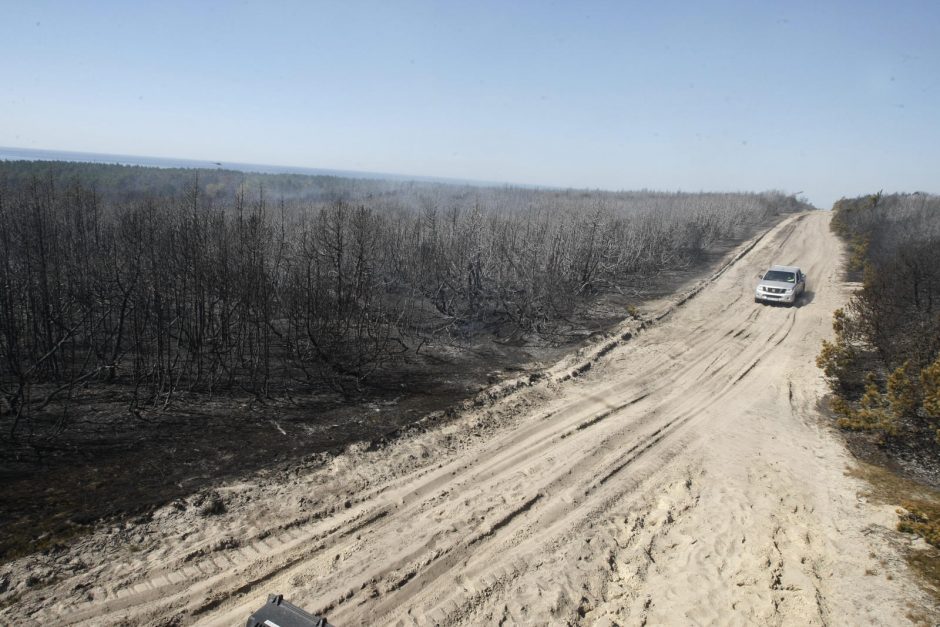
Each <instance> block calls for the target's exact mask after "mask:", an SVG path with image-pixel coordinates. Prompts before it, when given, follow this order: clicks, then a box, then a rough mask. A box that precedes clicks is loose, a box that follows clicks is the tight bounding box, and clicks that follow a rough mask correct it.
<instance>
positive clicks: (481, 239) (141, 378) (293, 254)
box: [0, 162, 807, 441]
mask: <svg viewBox="0 0 940 627" xmlns="http://www.w3.org/2000/svg"><path fill="white" fill-rule="evenodd" d="M284 177H286V178H284ZM306 179H312V180H306ZM285 181H295V182H296V185H294V183H291V185H286V184H282V183H284V182H285ZM114 187H117V188H119V189H114ZM288 187H295V188H296V189H295V190H294V191H295V192H297V193H294V194H288V193H287V191H286V189H287V188H288ZM314 189H319V190H321V192H322V193H323V194H325V196H322V197H320V196H317V195H316V194H314V193H312V192H310V190H314ZM298 190H299V191H298ZM323 190H329V191H328V192H327V191H323ZM317 193H320V192H317ZM806 208H807V207H806V206H805V205H803V204H802V203H800V202H798V201H796V200H795V199H794V198H793V197H790V196H785V195H783V194H780V193H767V194H664V193H652V192H638V193H602V192H582V191H570V190H569V191H549V190H534V189H518V188H473V187H465V186H447V185H441V184H431V183H398V182H391V183H388V182H382V181H358V180H352V179H335V180H334V178H333V177H302V176H295V175H246V174H243V173H233V172H219V171H201V170H200V171H181V170H159V169H153V168H139V167H122V166H102V165H81V166H76V165H75V164H59V165H58V166H56V165H50V164H41V165H37V163H13V162H6V163H0V352H2V357H0V360H2V361H0V393H2V401H3V402H2V406H0V412H2V413H0V419H2V422H0V427H2V437H3V438H4V439H7V440H8V441H9V440H16V439H18V438H24V437H26V438H33V437H39V436H37V434H36V433H37V432H36V429H38V427H37V425H38V424H39V423H38V422H36V421H35V420H34V417H36V416H38V415H45V416H47V418H48V416H49V415H55V416H57V418H56V422H55V428H54V429H52V431H49V427H48V420H46V421H45V422H43V424H44V425H46V426H45V427H44V429H45V431H44V434H43V436H42V437H49V436H50V435H54V433H55V431H56V430H62V429H66V428H68V425H69V422H70V418H69V407H70V404H71V403H74V402H75V400H76V399H78V398H80V397H81V393H82V390H85V389H89V388H94V387H95V386H105V385H107V386H111V388H112V389H115V390H118V391H119V392H118V393H119V395H120V397H121V398H123V399H125V400H126V402H127V404H128V406H129V408H130V409H131V410H132V411H133V410H135V409H139V408H141V407H145V406H150V407H166V406H167V405H168V404H169V403H171V402H172V401H173V399H174V398H175V395H177V394H178V393H180V392H181V391H186V392H191V393H205V394H214V395H217V394H230V393H236V394H246V393H247V394H251V395H255V396H257V397H259V398H263V397H267V396H272V395H280V394H286V393H291V394H292V393H307V392H315V391H317V390H323V389H332V390H336V391H341V392H342V393H344V394H354V393H356V392H357V391H358V390H360V389H361V387H362V386H363V385H364V383H365V382H366V381H367V380H368V378H369V377H370V375H372V374H373V373H374V372H375V371H376V369H377V368H381V367H383V366H386V365H388V364H393V363H394V361H395V360H396V359H400V358H402V356H404V355H407V354H413V353H414V352H415V351H418V350H421V348H422V347H423V346H424V345H426V344H427V343H429V342H430V343H434V342H436V341H439V340H441V339H442V338H458V339H459V338H470V337H473V336H474V335H475V334H479V333H484V332H492V331H493V330H494V329H495V330H498V331H499V332H500V333H501V334H503V335H504V336H505V335H515V336H517V337H524V336H527V335H528V336H530V337H531V336H535V335H539V334H550V333H551V332H552V329H553V328H554V326H555V325H556V324H558V323H560V322H563V321H564V320H566V319H568V318H569V317H571V316H573V315H575V314H576V313H577V311H578V308H579V307H583V306H585V304H587V303H590V302H591V301H592V299H596V298H597V297H598V296H599V295H602V294H604V293H607V292H611V291H616V290H619V289H622V288H623V286H625V285H628V284H631V283H635V282H636V281H637V279H638V277H643V276H652V275H655V274H656V273H658V272H661V271H663V270H664V269H669V268H679V267H684V266H686V265H688V264H690V263H692V262H694V261H696V260H697V259H699V258H700V256H701V254H702V252H703V251H704V250H705V249H706V248H707V247H708V246H710V245H712V244H714V243H715V242H716V241H718V240H723V239H727V238H738V237H742V236H743V235H745V234H747V233H749V232H750V231H751V230H752V229H753V228H754V226H755V225H757V224H759V223H764V222H766V221H767V220H768V219H769V218H771V217H772V216H774V215H777V214H779V213H781V212H786V211H794V210H802V209H806Z"/></svg>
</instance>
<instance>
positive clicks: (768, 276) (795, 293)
mask: <svg viewBox="0 0 940 627" xmlns="http://www.w3.org/2000/svg"><path fill="white" fill-rule="evenodd" d="M805 291H806V275H805V274H803V271H802V270H800V269H799V268H797V267H796V266H770V270H768V271H767V272H766V273H765V274H764V275H763V276H761V277H760V282H759V283H758V284H757V289H755V290H754V302H755V303H760V302H766V303H786V304H788V305H792V304H794V303H795V302H796V299H797V298H799V297H800V296H801V295H802V294H803V292H805Z"/></svg>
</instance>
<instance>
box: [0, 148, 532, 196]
mask: <svg viewBox="0 0 940 627" xmlns="http://www.w3.org/2000/svg"><path fill="white" fill-rule="evenodd" d="M0 161H77V162H79V163H111V164H117V165H139V166H145V167H151V168H189V169H194V168H199V169H210V170H214V169H222V170H237V171H239V172H258V173H261V174H307V175H311V176H338V177H342V178H359V179H382V180H387V181H421V182H427V183H449V184H451V185H486V186H494V185H495V186H502V185H506V183H495V182H486V181H469V180H463V179H449V178H440V177H434V176H409V175H404V174H384V173H381V172H358V171H354V170H326V169H320V168H298V167H293V166H280V165H260V164H256V163H233V162H230V161H197V160H194V159H168V158H165V157H139V156H134V155H112V154H106V153H98V152H70V151H66V150H36V149H33V148H6V147H3V146H0ZM519 187H527V186H524V185H523V186H519Z"/></svg>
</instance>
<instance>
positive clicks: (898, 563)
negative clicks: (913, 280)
mask: <svg viewBox="0 0 940 627" xmlns="http://www.w3.org/2000/svg"><path fill="white" fill-rule="evenodd" d="M828 222H829V214H828V213H822V212H820V213H812V214H805V215H800V216H794V217H791V218H788V219H787V220H785V221H784V222H783V223H781V224H780V225H778V226H777V227H775V228H774V229H772V230H771V231H770V232H768V233H767V234H765V235H763V236H762V237H761V238H759V239H757V240H756V243H755V242H751V243H750V245H748V246H745V247H742V248H741V249H739V251H738V252H737V253H736V257H737V258H736V259H734V260H730V259H729V263H728V264H727V265H726V266H725V267H724V269H723V270H722V271H721V272H720V273H719V274H718V275H716V276H715V277H712V278H711V279H710V280H709V281H707V282H705V283H703V284H702V286H701V287H700V289H699V291H697V293H696V295H695V296H694V298H691V299H690V300H688V301H687V302H685V303H684V304H681V305H679V306H674V305H670V304H669V303H665V302H663V303H658V304H657V305H656V307H655V308H654V309H653V310H652V311H650V312H648V313H649V316H650V317H651V318H655V317H658V316H661V315H663V314H665V315H663V317H662V318H661V319H659V320H658V321H656V322H654V323H651V324H648V325H644V326H645V328H643V329H642V330H641V329H640V328H639V326H640V325H639V323H637V322H635V321H631V322H625V323H624V325H623V326H622V327H621V328H620V329H618V331H617V333H616V334H615V336H613V337H614V338H615V339H613V340H611V341H609V342H608V343H607V344H603V343H599V344H597V345H595V346H593V347H592V348H590V349H587V350H585V351H582V352H581V353H580V354H578V355H575V356H572V357H570V358H569V359H567V360H566V361H565V362H563V363H560V364H558V365H556V366H554V367H553V368H551V369H550V370H547V371H545V373H544V375H543V376H542V377H541V378H539V379H538V380H536V381H532V382H529V381H525V382H520V383H519V386H518V389H517V390H515V391H513V392H512V393H510V394H505V395H502V396H501V398H498V399H496V400H493V401H484V400H481V401H480V402H479V403H478V406H477V407H470V408H468V409H466V410H465V411H463V412H462V413H461V414H460V416H459V417H458V418H457V419H455V420H451V421H449V422H447V423H446V424H443V425H441V426H437V427H433V426H432V427H430V428H428V429H426V430H423V431H419V432H415V433H411V434H407V435H405V436H403V437H401V438H399V439H397V440H395V441H393V442H391V443H390V444H387V445H384V446H381V447H371V450H370V448H368V447H365V446H360V447H353V449H351V450H349V451H348V452H346V453H344V454H342V455H339V456H336V457H334V458H331V459H328V460H326V461H325V462H324V463H321V464H309V465H307V466H302V467H299V468H297V469H296V470H295V471H292V472H290V473H287V474H283V473H282V474H278V475H270V476H262V477H259V478H257V479H254V480H252V481H249V482H244V483H240V484H236V485H228V486H224V487H223V488H220V489H219V495H220V497H221V499H222V501H223V502H224V503H225V507H226V509H227V511H226V512H225V513H222V514H218V515H212V516H204V515H200V514H199V513H198V510H199V508H200V505H199V499H198V498H194V499H189V500H188V501H187V502H185V503H178V504H177V505H176V506H168V507H165V508H163V509H161V510H160V511H158V512H157V513H156V514H155V515H154V517H153V519H152V520H150V521H141V522H140V523H139V524H136V525H129V526H128V527H126V528H113V529H110V530H102V531H101V532H100V533H97V534H95V535H94V536H92V537H90V538H87V539H85V540H82V541H81V542H79V543H78V544H77V545H75V546H74V547H72V548H70V549H67V550H64V551H61V552H60V553H58V554H54V555H52V556H48V557H43V558H28V559H25V560H21V561H20V562H17V563H16V564H14V565H13V567H12V568H13V570H12V571H11V573H12V574H11V577H13V581H14V582H15V581H16V580H17V577H18V576H22V574H23V573H24V572H25V569H26V568H31V569H33V571H34V572H39V573H40V574H41V576H49V577H53V576H54V577H56V578H57V581H55V582H54V583H51V584H49V585H42V586H39V587H36V588H24V589H23V590H22V592H21V597H20V599H19V601H18V602H17V603H16V604H14V605H12V606H10V607H8V608H6V609H5V610H4V611H3V612H2V613H0V622H7V621H11V622H12V621H14V620H17V621H18V622H20V621H22V622H26V623H29V622H31V621H32V622H36V623H46V622H48V623H87V624H115V623H122V622H124V623H128V624H162V625H167V624H191V623H200V624H203V623H204V624H214V625H237V624H244V620H245V619H246V617H247V616H248V615H249V614H250V612H251V611H252V610H253V609H256V608H257V607H258V606H260V605H261V604H263V602H264V600H265V598H266V595H267V594H268V593H269V592H278V593H281V594H284V595H285V597H286V598H288V599H290V600H291V601H292V602H294V603H296V604H298V605H300V606H303V607H306V608H307V609H309V610H311V611H317V612H325V613H327V614H328V615H329V617H330V621H331V622H332V623H333V624H335V625H339V626H344V625H365V624H400V625H410V624H441V625H448V624H468V625H469V624H474V625H481V624H513V623H514V624H533V623H534V624H565V623H569V624H585V625H605V624H608V625H609V624H618V625H639V624H649V625H654V624H678V625H689V624H721V625H731V624H742V625H743V624H755V623H762V624H770V625H778V624H779V625H827V624H831V625H862V624H884V625H897V624H904V623H906V622H910V620H911V617H914V618H916V617H917V616H927V615H929V612H930V611H931V605H930V603H931V601H930V600H929V598H928V597H926V596H925V595H924V594H923V593H922V592H920V591H919V589H918V588H917V586H916V585H914V584H913V583H912V579H911V577H912V575H911V574H910V573H909V572H908V571H907V568H906V565H905V562H904V561H903V559H902V558H901V557H900V556H899V555H898V553H897V550H896V548H894V546H893V541H891V537H892V535H893V534H894V532H893V531H891V529H892V528H893V527H894V524H895V522H896V517H895V515H894V513H893V510H892V509H891V508H890V507H886V506H879V505H875V504H871V503H867V502H866V501H865V499H864V498H862V497H860V496H859V493H860V491H861V489H862V487H861V485H860V483H859V482H858V480H856V479H853V478H852V477H850V476H847V475H846V474H845V473H846V469H847V467H848V466H849V465H851V459H850V457H849V455H848V454H847V453H846V452H845V450H844V448H843V447H842V445H841V444H840V443H839V440H838V437H837V435H836V434H834V433H832V432H831V431H830V430H829V429H828V428H827V427H825V426H824V421H823V419H822V418H821V417H820V416H819V415H818V410H817V402H818V399H819V398H820V396H821V395H822V394H823V393H824V391H825V390H824V386H823V385H822V381H821V379H820V376H819V373H818V371H817V369H816V368H815V367H814V365H813V361H814V357H815V355H816V353H817V352H818V350H819V344H820V340H821V339H822V338H824V337H827V336H828V335H829V334H830V330H831V322H830V321H831V313H832V311H833V309H835V308H836V307H838V306H839V305H840V304H841V303H842V302H843V301H844V299H845V297H846V292H845V288H844V287H843V286H842V285H841V282H840V281H841V279H840V273H841V266H840V264H841V255H842V248H841V246H840V245H839V243H838V242H837V240H836V239H835V238H834V237H833V236H832V235H831V234H830V232H829V229H828ZM771 263H784V264H797V265H800V266H802V267H803V269H804V270H805V271H806V273H807V275H808V277H809V282H808V287H807V290H808V292H807V295H806V298H805V299H804V301H803V303H802V304H801V305H800V306H799V307H794V308H777V307H768V306H761V305H757V304H755V303H754V302H753V293H752V290H753V286H754V284H755V282H756V275H757V274H758V272H760V271H761V270H762V269H764V268H766V267H767V266H768V265H769V264H771ZM667 312H668V313H667ZM627 335H630V336H632V337H631V338H630V339H628V340H627V339H624V338H625V337H626V336H627ZM588 364H590V368H587V365H588ZM576 370H579V371H580V372H579V374H578V376H575V377H570V374H571V372H572V371H576ZM510 387H512V385H511V384H504V385H503V386H502V389H503V390H505V389H508V388H510ZM494 396H499V395H497V394H494ZM245 454H246V455H249V454H250V450H246V453H245ZM201 507H203V508H204V507H205V504H203V505H201ZM30 560H32V561H30ZM16 569H19V570H16ZM925 613H926V614H925ZM934 616H935V615H934Z"/></svg>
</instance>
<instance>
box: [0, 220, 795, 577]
mask: <svg viewBox="0 0 940 627" xmlns="http://www.w3.org/2000/svg"><path fill="white" fill-rule="evenodd" d="M776 221H777V220H776V219H775V220H773V221H769V222H768V223H767V224H765V225H762V227H761V229H760V230H761V231H763V230H766V229H767V228H768V227H769V226H771V224H772V223H774V222H776ZM738 243H739V242H731V241H729V242H726V243H724V244H723V245H721V246H715V247H714V248H713V249H711V250H709V251H708V253H707V254H706V255H705V258H704V259H703V260H702V262H700V263H698V264H695V265H694V266H693V267H690V268H687V269H684V270H674V271H669V272H665V273H662V274H661V275H659V276H657V277H654V278H652V279H644V280H643V281H642V282H639V283H637V284H636V285H635V286H633V287H632V289H629V290H627V291H625V292H624V293H622V294H615V295H611V296H606V297H603V298H601V299H598V300H597V301H596V302H595V303H594V304H593V306H592V308H591V310H590V311H589V312H587V314H586V315H585V316H584V317H583V318H581V319H578V320H573V321H571V325H570V326H569V328H567V329H565V330H563V331H562V333H561V334H560V335H557V336H555V337H553V338H552V341H551V342H547V341H545V340H544V338H541V339H532V338H529V339H528V340H527V339H525V338H522V339H520V338H517V337H514V338H506V337H504V336H502V334H501V333H500V331H499V329H494V330H492V333H490V334H489V335H488V336H486V337H485V338H482V339H477V340H475V341H474V343H473V345H471V346H462V347H455V346H453V345H447V344H442V345H439V346H437V347H430V348H429V347H425V348H423V349H422V351H421V352H422V356H420V357H418V358H414V357H413V358H412V359H411V360H410V361H409V363H407V364H405V365H402V366H399V367H396V368H395V369H394V370H389V371H387V372H384V373H382V375H381V376H380V377H377V378H376V379H375V380H374V381H373V382H372V388H371V389H370V390H369V393H368V396H367V398H365V399H364V400H359V401H356V402H350V401H347V400H344V399H343V398H342V397H340V396H320V397H316V398H295V399H293V400H291V401H288V400H283V399H281V400H277V401H268V402H264V403H260V402H257V401H255V400H253V399H252V398H247V397H246V398H217V399H213V400H207V399H205V398H204V397H193V398H181V399H180V400H179V401H177V402H176V403H175V404H174V405H173V406H171V408H170V409H169V410H167V411H160V412H157V411H154V412H152V413H144V414H141V415H140V416H136V415H131V414H128V412H127V408H126V403H124V402H119V401H117V400H115V399H116V398H117V397H119V396H120V395H121V393H122V392H124V391H123V390H119V389H115V390H110V391H109V390H107V389H99V390H97V391H96V392H95V395H94V396H89V397H86V398H83V399H81V400H80V402H79V403H78V404H76V405H73V407H72V409H71V412H72V413H73V415H80V416H81V422H82V426H81V427H75V428H72V429H70V431H69V432H67V433H66V434H65V435H64V436H63V437H62V438H60V439H59V440H57V441H56V447H55V448H54V449H48V450H45V451H39V453H40V457H39V458H37V456H36V451H35V450H30V451H29V454H28V455H26V456H17V455H15V454H14V452H12V451H7V452H3V453H4V454H2V455H0V486H2V490H0V529H2V532H0V563H2V562H4V561H7V560H10V559H13V558H15V557H17V556H20V555H25V554H28V553H32V552H34V551H37V550H56V548H57V546H59V545H62V544H65V543H67V542H68V541H69V539H70V538H73V537H75V536H78V535H82V534H84V533H86V532H88V531H89V530H90V529H92V528H93V526H94V525H95V524H98V523H101V522H104V521H117V520H124V519H134V518H138V517H146V516H147V514H148V512H150V511H152V510H153V509H155V508H156V507H159V506H161V505H163V504H165V503H167V502H170V501H172V500H174V499H177V498H180V497H182V496H185V495H188V494H192V493H194V492H196V491H198V490H200V489H201V488H204V487H207V486H209V485H212V484H216V483H219V482H223V481H227V480H231V479H233V478H236V477H239V476H245V475H248V474H250V473H254V472H258V471H262V470H264V469H268V470H274V469H277V468H279V467H282V466H284V465H287V464H290V463H294V462H296V461H298V460H301V459H303V458H304V457H307V456H314V455H317V454H319V453H323V452H330V451H333V452H339V451H340V450H342V449H343V448H344V447H345V446H346V445H348V444H350V443H352V442H356V441H367V442H368V441H376V440H381V439H383V438H390V437H394V435H395V433H396V432H397V431H398V430H399V429H400V428H401V427H403V426H405V425H410V424H413V423H414V422H415V421H417V420H418V419H420V418H422V417H424V416H427V415H428V414H434V413H435V412H437V413H439V416H438V417H437V420H438V421H445V420H447V419H448V412H447V411H446V410H447V408H449V407H453V406H454V405H455V404H457V403H458V402H460V401H462V400H465V399H467V398H469V397H471V396H473V395H474V394H475V393H477V392H478V391H480V390H481V389H483V388H484V387H487V386H488V385H490V384H492V383H495V382H497V381H499V380H500V379H502V378H505V377H513V376H518V375H519V374H520V372H525V371H533V372H535V371H538V370H540V369H541V368H542V367H543V366H545V365H547V364H548V363H551V362H554V361H555V360H557V359H558V358H559V357H560V356H561V355H563V354H565V353H567V352H570V351H572V350H574V349H576V348H577V347H578V346H579V345H581V344H583V342H584V341H585V340H586V339H588V338H590V337H591V336H592V335H595V334H598V333H603V332H604V331H605V330H607V329H609V328H610V327H612V326H613V325H614V324H616V323H618V322H620V321H621V320H623V319H624V318H625V317H627V316H628V315H629V314H628V311H627V307H628V306H630V305H634V306H642V304H643V303H644V302H648V301H650V300H655V299H658V298H662V297H664V296H666V295H668V294H671V293H673V292H674V291H675V290H676V289H677V288H679V287H680V286H682V285H684V284H687V283H689V282H691V281H695V280H698V279H701V278H704V277H706V276H708V275H709V274H710V273H711V272H713V271H714V269H715V268H716V267H717V265H718V264H719V262H720V261H721V260H722V258H723V257H724V256H725V254H726V253H727V252H728V251H729V250H731V248H733V247H734V246H735V245H736V244H738ZM0 452H2V451H0Z"/></svg>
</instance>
